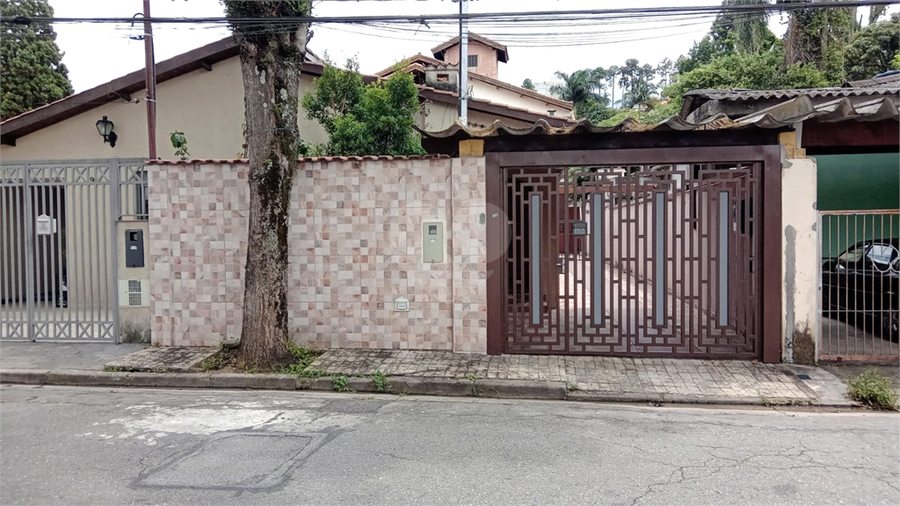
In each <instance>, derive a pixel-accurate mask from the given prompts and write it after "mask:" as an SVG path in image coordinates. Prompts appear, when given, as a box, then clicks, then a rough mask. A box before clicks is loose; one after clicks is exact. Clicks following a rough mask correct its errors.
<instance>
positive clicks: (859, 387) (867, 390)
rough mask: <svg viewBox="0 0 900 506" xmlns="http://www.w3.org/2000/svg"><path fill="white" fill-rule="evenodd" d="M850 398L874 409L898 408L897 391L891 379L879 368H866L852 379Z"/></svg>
mask: <svg viewBox="0 0 900 506" xmlns="http://www.w3.org/2000/svg"><path fill="white" fill-rule="evenodd" d="M849 392H850V398H851V399H853V400H855V401H858V402H861V403H863V404H865V405H866V406H869V407H872V408H874V409H885V410H896V409H897V392H896V390H894V388H893V387H892V386H891V379H890V378H888V377H885V376H882V375H881V374H879V373H878V370H877V369H874V368H870V369H866V370H865V371H864V372H863V373H862V374H860V375H859V376H857V377H856V378H853V379H852V380H850V384H849Z"/></svg>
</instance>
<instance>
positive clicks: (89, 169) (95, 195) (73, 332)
mask: <svg viewBox="0 0 900 506" xmlns="http://www.w3.org/2000/svg"><path fill="white" fill-rule="evenodd" d="M144 196H146V177H145V172H144V170H143V162H142V161H141V160H119V159H110V160H87V161H77V162H70V161H51V162H27V163H19V164H4V165H0V252H2V256H0V339H4V340H28V341H38V340H74V341H116V342H118V340H119V324H118V323H119V322H118V320H119V314H118V313H119V304H118V289H117V284H118V281H117V266H118V247H117V241H116V239H117V237H116V233H115V229H116V222H117V220H119V219H121V218H122V217H123V215H127V216H130V217H132V218H133V219H146V218H147V216H146V201H145V197H144Z"/></svg>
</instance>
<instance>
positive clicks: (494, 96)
mask: <svg viewBox="0 0 900 506" xmlns="http://www.w3.org/2000/svg"><path fill="white" fill-rule="evenodd" d="M431 51H432V53H433V57H431V56H426V55H423V54H421V53H420V54H417V55H414V56H411V57H409V58H406V59H405V60H403V62H402V65H395V66H391V67H388V68H386V69H384V70H382V71H380V72H378V73H376V74H375V75H376V76H378V77H380V78H387V77H389V76H390V75H391V74H394V73H395V72H407V73H410V74H412V75H413V76H414V77H415V80H416V83H417V84H418V85H419V86H421V87H422V95H426V96H428V97H429V98H431V97H433V96H434V93H435V92H445V93H450V94H451V95H452V96H453V97H454V99H455V98H456V90H457V89H458V87H459V79H458V78H459V37H454V38H452V39H450V40H448V41H447V42H444V43H443V44H440V45H438V46H436V47H434V48H433V49H432V50H431ZM468 53H469V60H468V64H469V90H468V91H469V99H470V104H473V103H474V104H476V105H474V107H473V106H470V113H469V123H470V124H469V126H474V127H479V128H485V127H487V126H489V125H490V124H491V123H493V121H494V120H493V119H492V116H493V115H494V114H496V112H491V111H484V109H485V108H486V107H489V106H491V105H493V106H495V107H499V108H503V109H517V110H522V111H525V112H528V113H531V114H534V115H539V116H544V117H545V118H551V121H550V123H551V124H559V121H560V120H562V121H563V122H570V121H574V120H575V114H574V106H573V104H572V102H568V101H566V100H560V99H558V98H555V97H551V96H548V95H543V94H541V93H537V92H534V91H531V90H528V89H525V88H522V87H520V86H514V85H512V84H509V83H505V82H503V81H501V80H499V78H498V67H499V64H500V63H506V62H507V61H508V60H509V51H508V50H507V48H506V46H504V45H502V44H500V43H497V42H494V41H492V40H490V39H488V38H487V37H482V36H481V35H478V34H474V33H470V34H469V50H468ZM450 107H451V108H453V107H455V105H451V106H450ZM426 108H428V109H430V112H429V113H428V114H425V115H423V116H422V117H421V120H422V122H421V123H420V124H419V127H420V128H422V129H423V130H425V131H428V132H436V131H441V130H444V129H446V128H448V127H450V125H452V124H453V121H454V120H455V117H454V116H453V115H452V114H447V113H446V111H445V110H444V109H441V108H440V107H434V106H433V105H430V104H429V105H428V106H426ZM497 112H499V111H497ZM485 113H487V114H485ZM503 123H504V124H506V125H508V126H528V125H525V124H521V122H520V121H509V120H506V119H504V120H503Z"/></svg>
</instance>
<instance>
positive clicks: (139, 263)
mask: <svg viewBox="0 0 900 506" xmlns="http://www.w3.org/2000/svg"><path fill="white" fill-rule="evenodd" d="M143 266H144V231H143V230H126V231H125V267H143Z"/></svg>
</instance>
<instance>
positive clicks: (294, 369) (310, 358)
mask: <svg viewBox="0 0 900 506" xmlns="http://www.w3.org/2000/svg"><path fill="white" fill-rule="evenodd" d="M287 348H288V351H290V352H291V356H292V357H293V358H294V360H293V362H292V363H290V364H288V365H286V366H285V367H284V368H282V369H281V372H282V373H283V374H296V375H298V376H303V377H316V376H322V375H324V373H323V372H321V371H314V370H310V369H309V366H310V364H312V363H313V362H314V361H315V360H316V359H317V358H318V357H319V355H321V354H322V353H324V352H322V351H319V350H313V349H310V348H306V347H304V346H300V345H298V344H295V343H294V342H293V341H288V343H287Z"/></svg>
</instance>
